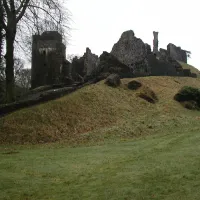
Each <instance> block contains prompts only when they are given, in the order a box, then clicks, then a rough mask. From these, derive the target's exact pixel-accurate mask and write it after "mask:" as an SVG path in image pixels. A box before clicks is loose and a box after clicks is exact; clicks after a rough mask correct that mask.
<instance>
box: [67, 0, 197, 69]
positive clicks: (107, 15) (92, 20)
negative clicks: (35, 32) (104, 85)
mask: <svg viewBox="0 0 200 200" xmlns="http://www.w3.org/2000/svg"><path fill="white" fill-rule="evenodd" d="M66 4H67V7H68V9H69V10H70V11H71V13H72V20H73V22H71V28H72V31H71V39H70V44H69V46H68V47H67V54H78V55H82V54H83V53H84V52H85V49H86V47H89V48H90V49H91V50H92V52H93V53H95V54H97V55H100V54H101V53H102V52H103V51H108V52H110V51H111V49H112V47H113V45H114V43H116V42H117V41H118V40H119V38H120V36H121V34H122V33H123V32H124V31H126V30H130V29H132V30H133V31H134V32H135V35H136V37H138V38H141V39H142V40H143V41H144V42H145V43H148V44H150V45H151V47H152V43H153V31H158V32H159V48H166V47H167V44H168V43H173V44H175V45H177V46H181V48H182V49H185V50H188V51H191V52H192V55H191V59H190V60H189V61H188V62H189V64H192V65H194V66H195V67H197V68H199V69H200V54H199V48H200V29H199V19H200V12H199V7H200V2H199V0H190V1H188V0H187V1H186V0H67V2H66Z"/></svg>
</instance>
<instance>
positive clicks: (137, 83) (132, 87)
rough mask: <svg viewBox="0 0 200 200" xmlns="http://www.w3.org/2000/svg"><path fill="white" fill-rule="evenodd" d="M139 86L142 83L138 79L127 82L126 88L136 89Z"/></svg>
mask: <svg viewBox="0 0 200 200" xmlns="http://www.w3.org/2000/svg"><path fill="white" fill-rule="evenodd" d="M141 86H142V84H141V83H140V82H138V81H130V82H129V83H128V89H130V90H137V89H138V88H140V87H141Z"/></svg>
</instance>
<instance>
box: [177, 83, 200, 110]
mask: <svg viewBox="0 0 200 200" xmlns="http://www.w3.org/2000/svg"><path fill="white" fill-rule="evenodd" d="M174 99H175V100H176V101H178V102H180V103H182V105H183V106H184V107H185V108H188V109H200V89H198V88H194V87H190V86H185V87H183V88H182V89H181V90H180V91H179V92H178V93H177V94H176V95H175V96H174Z"/></svg>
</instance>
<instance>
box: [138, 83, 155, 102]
mask: <svg viewBox="0 0 200 200" xmlns="http://www.w3.org/2000/svg"><path fill="white" fill-rule="evenodd" d="M137 96H138V97H140V98H142V99H144V100H146V101H148V102H149V103H156V102H157V101H158V98H157V96H156V94H155V92H154V91H153V90H151V89H150V88H148V87H142V88H141V90H140V91H139V92H138V93H137Z"/></svg>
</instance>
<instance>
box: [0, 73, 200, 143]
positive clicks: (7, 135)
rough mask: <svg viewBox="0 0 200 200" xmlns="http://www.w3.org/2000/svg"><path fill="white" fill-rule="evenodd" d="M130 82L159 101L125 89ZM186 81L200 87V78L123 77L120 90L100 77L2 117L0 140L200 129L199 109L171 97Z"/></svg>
mask: <svg viewBox="0 0 200 200" xmlns="http://www.w3.org/2000/svg"><path fill="white" fill-rule="evenodd" d="M131 80H136V81H139V82H140V83H141V84H142V85H143V86H148V88H150V89H151V90H152V91H154V93H155V94H156V96H157V97H158V99H159V101H158V102H157V103H156V104H150V103H149V102H147V101H145V100H144V99H141V98H139V97H138V96H137V91H133V90H129V89H128V88H127V84H128V83H129V82H130V81H131ZM185 85H188V86H193V87H194V86H195V87H200V79H194V78H189V77H188V78H182V77H144V78H136V79H123V80H122V84H121V86H120V87H118V88H112V87H108V86H107V85H105V84H104V81H102V82H99V83H97V84H95V85H89V86H86V87H84V88H82V89H80V90H78V91H76V92H74V93H72V94H70V95H67V96H65V97H63V98H60V99H57V100H54V101H50V102H48V103H44V104H41V105H38V106H34V107H30V108H27V109H23V110H20V111H17V112H15V113H12V114H10V115H8V116H6V117H4V118H1V119H0V143H15V144H26V143H33V144H35V143H46V142H55V141H63V142H65V143H68V144H73V145H74V144H77V143H78V144H85V143H88V142H89V143H90V142H91V143H95V144H96V142H104V141H105V140H108V141H110V140H115V139H117V138H119V139H124V138H132V137H138V136H141V135H142V136H143V135H149V134H153V133H157V132H162V133H164V132H166V133H167V132H169V131H171V130H174V128H175V127H176V129H177V131H179V130H180V131H181V130H182V129H185V130H187V129H192V130H193V129H199V128H200V123H199V117H200V113H199V112H196V111H190V110H187V109H185V108H183V107H182V106H181V105H180V104H179V103H178V102H176V101H175V100H174V99H173V97H174V95H175V94H176V93H177V92H178V91H179V90H180V89H181V88H182V87H183V86H185Z"/></svg>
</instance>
